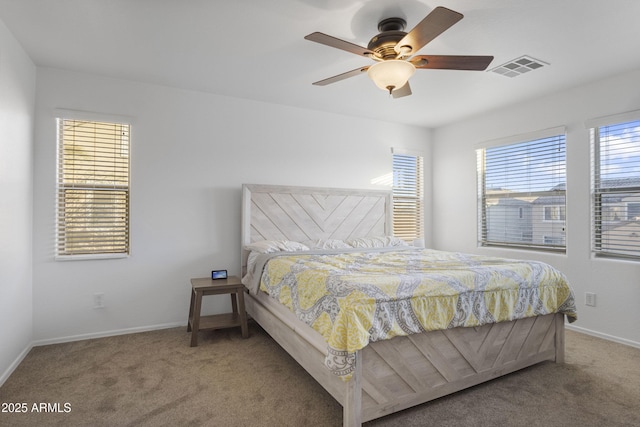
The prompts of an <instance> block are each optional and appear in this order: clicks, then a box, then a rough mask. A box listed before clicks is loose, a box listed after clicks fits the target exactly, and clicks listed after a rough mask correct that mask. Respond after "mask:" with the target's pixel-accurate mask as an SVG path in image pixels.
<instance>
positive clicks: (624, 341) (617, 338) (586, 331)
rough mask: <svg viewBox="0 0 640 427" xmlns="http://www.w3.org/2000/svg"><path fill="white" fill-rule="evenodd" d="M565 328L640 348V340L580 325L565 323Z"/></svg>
mask: <svg viewBox="0 0 640 427" xmlns="http://www.w3.org/2000/svg"><path fill="white" fill-rule="evenodd" d="M565 328H567V329H570V330H572V331H576V332H580V333H583V334H586V335H591V336H592V337H596V338H602V339H603V340H607V341H613V342H617V343H619V344H624V345H628V346H630V347H635V348H640V342H636V341H631V340H628V339H625V338H620V337H616V336H613V335H609V334H603V333H602V332H596V331H592V330H591V329H586V328H581V327H579V326H573V325H568V324H565Z"/></svg>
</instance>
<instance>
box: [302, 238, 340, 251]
mask: <svg viewBox="0 0 640 427" xmlns="http://www.w3.org/2000/svg"><path fill="white" fill-rule="evenodd" d="M304 244H305V245H307V246H309V248H311V249H350V248H351V246H349V245H348V244H347V242H345V241H344V240H339V239H315V240H307V241H305V242H304Z"/></svg>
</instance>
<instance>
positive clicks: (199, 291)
mask: <svg viewBox="0 0 640 427" xmlns="http://www.w3.org/2000/svg"><path fill="white" fill-rule="evenodd" d="M222 294H230V295H231V307H232V310H233V311H232V312H231V313H224V314H214V315H211V316H200V310H201V308H202V297H203V296H205V295H222ZM236 326H240V328H241V329H242V337H243V338H247V337H248V336H249V330H248V328H247V312H246V311H245V309H244V285H243V284H242V282H241V281H240V278H239V277H237V276H229V277H228V278H226V279H216V280H212V279H210V278H208V277H205V278H200V279H191V304H190V306H189V321H188V323H187V332H191V347H195V346H197V345H198V331H202V330H204V329H223V328H233V327H236Z"/></svg>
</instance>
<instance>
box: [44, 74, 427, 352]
mask: <svg viewBox="0 0 640 427" xmlns="http://www.w3.org/2000/svg"><path fill="white" fill-rule="evenodd" d="M36 96H37V101H36V108H37V110H36V111H37V112H36V138H35V144H36V154H35V181H34V184H35V198H34V235H35V238H34V258H33V263H34V266H33V270H34V339H35V340H36V343H46V342H55V341H61V340H65V339H74V338H82V337H87V336H98V335H100V334H110V333H113V332H124V331H133V330H137V329H146V328H151V327H162V326H169V325H177V324H183V325H186V320H187V315H188V301H189V293H190V285H189V278H191V277H202V276H205V277H206V276H208V275H209V274H210V271H211V270H212V269H222V268H226V269H228V270H229V272H230V274H237V273H238V272H239V265H240V260H239V256H240V245H239V242H240V208H241V206H240V203H241V185H242V184H243V183H260V184H289V185H305V186H323V187H348V188H381V187H376V186H375V185H372V184H371V180H372V179H374V178H376V177H379V176H382V175H385V174H388V173H390V172H391V150H390V147H392V146H393V147H403V148H407V149H412V150H422V151H425V150H427V151H425V156H426V157H427V158H426V162H427V164H429V162H430V159H429V157H428V156H429V153H428V150H429V147H428V142H429V138H430V132H429V131H428V130H426V129H422V128H416V127H407V126H402V125H396V124H390V123H380V122H376V121H371V120H362V119H357V118H352V117H345V116H339V115H333V114H326V113H321V112H315V111H306V110H301V109H296V108H290V107H284V106H278V105H269V104H264V103H259V102H254V101H248V100H241V99H235V98H227V97H221V96H216V95H212V94H206V93H201V92H191V91H184V90H178V89H173V88H167V87H160V86H154V85H148V84H141V83H134V82H128V81H121V80H112V79H106V78H101V77H98V76H94V75H87V74H78V73H71V72H65V71H60V70H53V69H38V78H37V90H36ZM56 108H64V109H74V110H83V111H89V112H99V113H107V114H117V115H124V116H128V117H130V118H131V123H132V131H131V162H132V166H131V167H132V178H131V256H130V257H129V258H127V259H117V260H100V261H73V262H59V261H58V262H56V261H54V258H53V243H54V242H53V238H54V195H55V152H56V135H55V122H54V119H55V112H54V111H55V109H56ZM427 185H429V184H427ZM96 292H102V293H104V295H105V304H106V307H105V308H104V309H94V308H93V294H94V293H96ZM207 298H208V299H209V302H208V306H207V307H206V309H207V311H211V312H221V311H226V310H228V309H229V302H228V301H227V299H228V298H224V297H207Z"/></svg>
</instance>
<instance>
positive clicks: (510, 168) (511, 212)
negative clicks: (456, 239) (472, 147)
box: [477, 128, 566, 251]
mask: <svg viewBox="0 0 640 427" xmlns="http://www.w3.org/2000/svg"><path fill="white" fill-rule="evenodd" d="M556 132H558V128H556V129H555V132H552V133H556ZM541 134H544V135H545V136H544V137H541V138H536V139H531V140H524V141H518V142H509V143H507V144H491V146H489V147H486V148H481V149H478V150H477V159H478V165H477V170H478V240H479V244H480V245H483V246H490V245H500V246H517V247H524V248H533V249H548V250H557V251H564V250H565V246H566V244H565V221H566V197H565V185H566V149H565V135H564V133H561V134H553V135H549V132H548V131H544V132H541ZM529 136H531V135H529ZM516 139H517V138H516Z"/></svg>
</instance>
